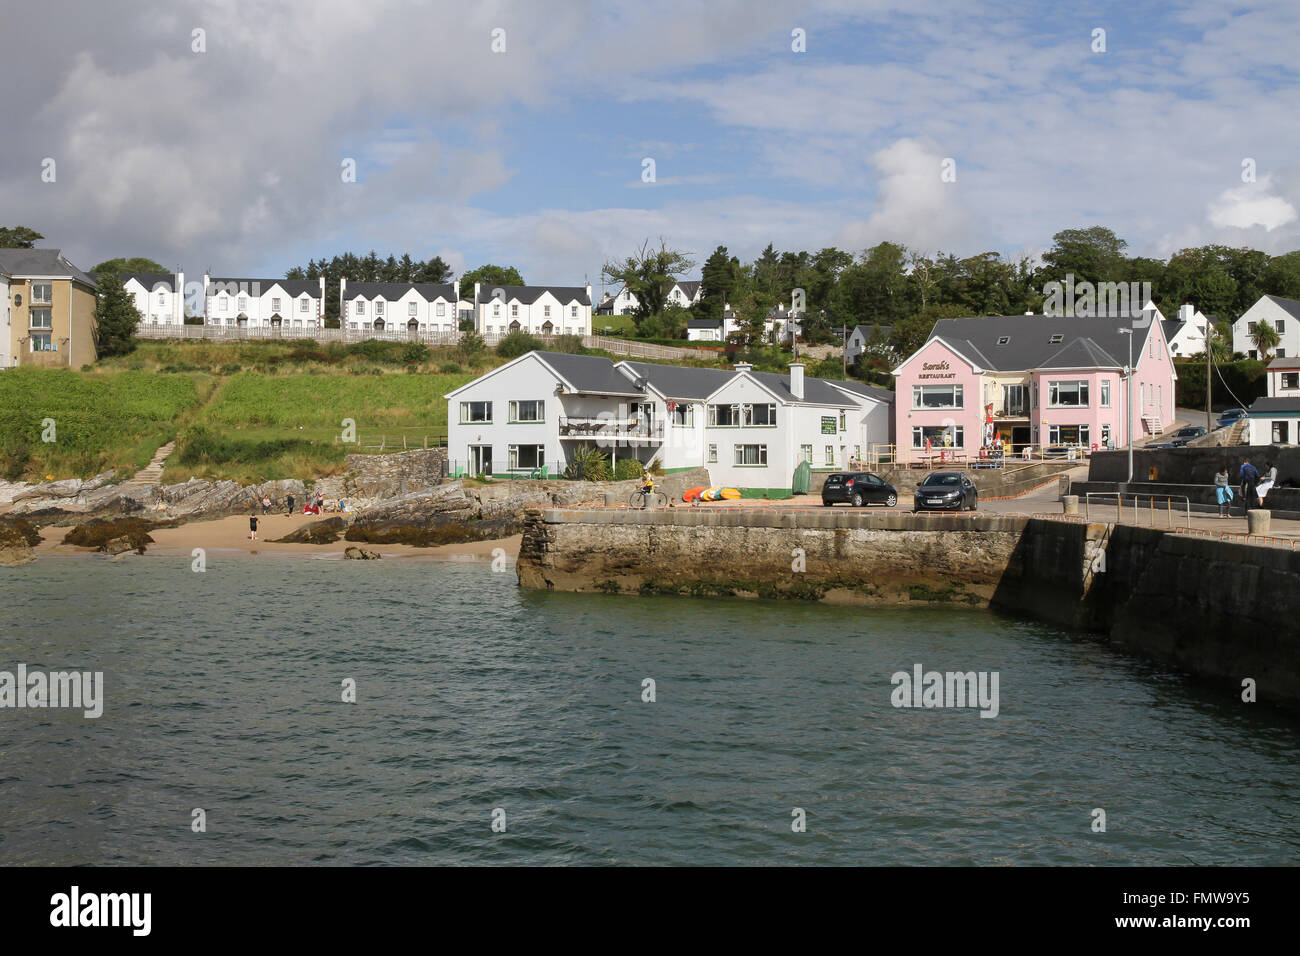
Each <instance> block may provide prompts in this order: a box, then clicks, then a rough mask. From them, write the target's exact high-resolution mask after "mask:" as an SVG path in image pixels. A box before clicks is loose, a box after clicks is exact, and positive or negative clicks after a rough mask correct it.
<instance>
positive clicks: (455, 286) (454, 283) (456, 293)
mask: <svg viewBox="0 0 1300 956" xmlns="http://www.w3.org/2000/svg"><path fill="white" fill-rule="evenodd" d="M451 295H452V298H454V299H455V300H456V308H457V309H459V308H460V279H459V278H456V279H452V280H451ZM459 317H460V314H459V312H458V313H457V318H459Z"/></svg>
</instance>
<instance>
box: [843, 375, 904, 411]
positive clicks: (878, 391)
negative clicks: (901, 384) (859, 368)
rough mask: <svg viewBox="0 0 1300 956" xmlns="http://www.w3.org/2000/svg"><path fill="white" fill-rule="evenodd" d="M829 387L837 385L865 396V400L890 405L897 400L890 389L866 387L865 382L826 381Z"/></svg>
mask: <svg viewBox="0 0 1300 956" xmlns="http://www.w3.org/2000/svg"><path fill="white" fill-rule="evenodd" d="M826 381H827V382H829V383H830V384H831V385H838V386H839V387H840V388H842V389H844V390H845V391H849V392H856V393H857V394H859V395H865V396H866V397H867V398H874V399H876V400H877V401H880V402H888V403H889V404H890V405H893V404H894V401H895V400H896V399H897V398H898V396H897V394H895V392H894V390H893V389H892V388H881V387H880V386H878V385H868V384H867V383H866V382H857V381H854V380H853V379H838V378H831V379H826Z"/></svg>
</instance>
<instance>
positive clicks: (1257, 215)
mask: <svg viewBox="0 0 1300 956" xmlns="http://www.w3.org/2000/svg"><path fill="white" fill-rule="evenodd" d="M1269 179H1270V177H1268V176H1263V177H1261V178H1260V179H1259V181H1258V182H1254V183H1244V184H1242V185H1241V186H1238V187H1236V188H1235V189H1225V190H1224V191H1223V192H1221V193H1220V194H1219V196H1218V198H1217V199H1213V200H1211V201H1210V203H1209V207H1208V212H1207V217H1208V218H1209V220H1210V223H1211V224H1212V225H1214V226H1217V227H1219V228H1233V229H1249V228H1251V227H1252V226H1263V227H1264V231H1265V232H1272V231H1273V230H1274V229H1277V228H1278V227H1279V226H1285V225H1287V224H1288V223H1291V222H1295V219H1296V211H1295V206H1293V205H1291V204H1290V203H1289V202H1287V201H1286V200H1285V199H1283V198H1282V197H1281V196H1273V195H1270V194H1269V192H1268V187H1269Z"/></svg>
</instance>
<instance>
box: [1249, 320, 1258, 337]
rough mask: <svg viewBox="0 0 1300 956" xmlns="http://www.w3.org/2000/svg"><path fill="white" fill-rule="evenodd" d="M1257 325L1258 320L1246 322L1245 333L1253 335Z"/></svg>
mask: <svg viewBox="0 0 1300 956" xmlns="http://www.w3.org/2000/svg"><path fill="white" fill-rule="evenodd" d="M1258 327H1259V323H1258V322H1247V323H1246V334H1247V335H1254V334H1255V329H1256V328H1258Z"/></svg>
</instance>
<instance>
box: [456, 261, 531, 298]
mask: <svg viewBox="0 0 1300 956" xmlns="http://www.w3.org/2000/svg"><path fill="white" fill-rule="evenodd" d="M475 282H481V283H482V284H483V285H484V286H486V287H488V288H489V289H490V288H492V287H494V286H509V285H524V277H523V276H521V275H520V274H519V270H518V269H516V268H515V267H514V266H494V265H492V264H491V263H488V264H487V265H482V266H479V267H478V268H477V269H471V270H470V271H469V272H466V273H465V274H464V275H462V276H461V277H460V292H461V295H463V296H465V297H466V298H468V297H469V296H471V295H473V294H474V283H475ZM467 290H468V291H467Z"/></svg>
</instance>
